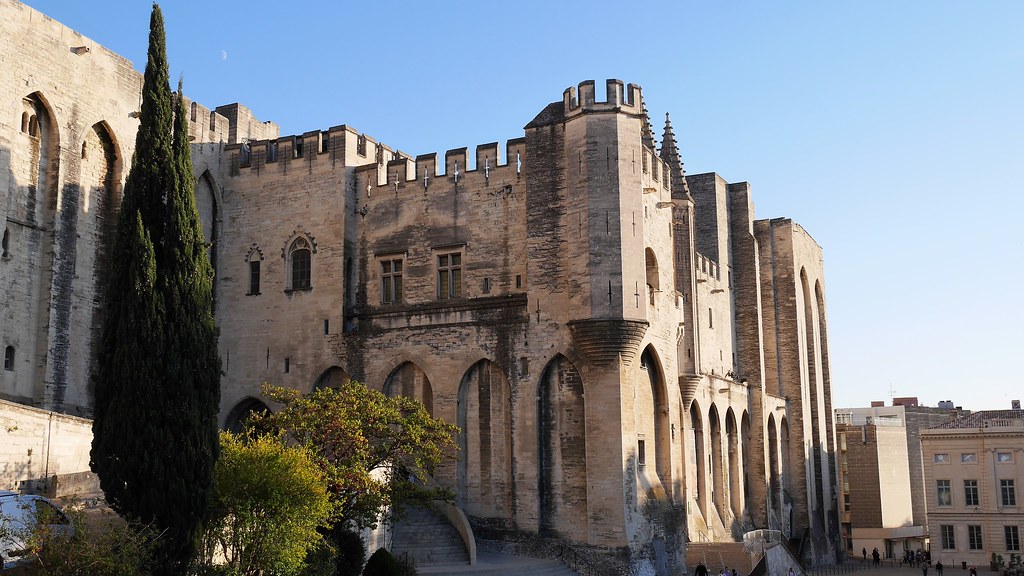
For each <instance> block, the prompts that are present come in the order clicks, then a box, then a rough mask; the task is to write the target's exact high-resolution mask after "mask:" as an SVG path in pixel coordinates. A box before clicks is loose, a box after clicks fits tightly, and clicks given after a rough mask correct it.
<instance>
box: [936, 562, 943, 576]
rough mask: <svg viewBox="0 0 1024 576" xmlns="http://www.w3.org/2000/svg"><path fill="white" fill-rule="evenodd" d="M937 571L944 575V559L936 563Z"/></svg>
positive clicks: (940, 575)
mask: <svg viewBox="0 0 1024 576" xmlns="http://www.w3.org/2000/svg"><path fill="white" fill-rule="evenodd" d="M935 571H936V572H938V573H939V576H942V560H939V561H938V562H936V563H935Z"/></svg>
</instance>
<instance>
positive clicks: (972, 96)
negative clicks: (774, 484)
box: [28, 0, 1024, 409]
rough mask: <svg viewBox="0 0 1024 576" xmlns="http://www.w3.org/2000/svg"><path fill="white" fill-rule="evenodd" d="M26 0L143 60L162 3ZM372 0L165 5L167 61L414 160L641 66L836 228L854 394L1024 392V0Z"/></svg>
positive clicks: (201, 83) (786, 198) (710, 150)
mask: <svg viewBox="0 0 1024 576" xmlns="http://www.w3.org/2000/svg"><path fill="white" fill-rule="evenodd" d="M28 4H29V5H31V6H33V7H35V8H37V9H38V10H40V11H42V12H43V13H45V14H47V15H49V16H52V17H53V18H55V19H57V20H59V21H61V22H63V23H64V24H66V25H67V26H69V27H70V28H73V29H75V30H77V31H79V32H81V33H83V34H85V35H86V36H88V37H90V38H92V39H93V40H95V41H97V42H99V43H100V44H103V45H105V46H107V47H108V48H110V49H112V50H113V51H115V52H117V53H119V54H121V55H123V56H125V57H127V58H129V59H130V60H132V61H133V62H134V63H135V65H136V67H137V68H141V67H142V66H143V65H144V64H145V49H146V35H147V32H148V22H149V20H148V18H149V4H148V3H147V2H142V1H138V0H131V1H127V0H125V1H120V2H117V1H111V0H90V1H88V2H78V1H70V0H64V1H56V0H54V1H50V0H29V2H28ZM372 4H373V5H372V6H371V3H369V2H359V3H356V2H337V1H319V0H307V1H306V2H292V3H281V2H264V1H260V0H256V1H249V2H223V1H220V2H208V3H206V2H204V3H202V7H201V8H200V7H199V6H200V3H197V2H185V1H180V0H179V1H173V2H165V3H163V5H162V8H163V10H164V17H165V20H166V25H167V33H168V52H169V58H170V62H171V71H172V76H173V78H174V79H176V78H177V75H178V74H184V75H185V90H186V93H188V94H189V95H190V96H191V97H192V98H193V99H195V100H197V101H198V102H200V103H202V104H203V105H206V106H209V107H211V108H212V107H214V106H217V105H220V104H226V103H230V102H241V103H242V104H244V105H246V106H248V107H249V108H251V109H252V110H253V111H254V113H255V114H256V115H257V117H259V118H260V119H262V120H272V121H274V122H277V123H278V124H279V125H280V126H281V131H282V134H297V133H301V132H305V131H308V130H315V129H326V128H328V127H330V126H334V125H338V124H349V125H351V126H353V127H355V128H357V129H358V130H361V131H364V132H366V133H368V134H370V135H372V136H374V137H375V138H377V139H378V140H380V141H383V142H385V143H387V144H390V145H392V146H396V147H398V148H399V149H401V150H402V151H405V152H408V153H410V154H413V155H416V154H422V153H428V152H434V151H437V152H443V151H444V150H446V149H449V148H457V147H461V146H471V147H472V146H475V145H477V144H481V143H485V142H491V141H495V140H499V141H504V140H507V139H509V138H515V137H518V136H521V135H522V127H523V126H524V125H525V124H526V123H527V122H529V121H530V120H531V119H532V118H533V117H534V115H536V114H537V113H538V112H539V111H540V110H541V109H542V108H543V107H544V105H545V104H547V103H548V102H552V101H555V100H558V99H560V98H561V94H562V91H563V90H564V89H565V88H566V87H568V86H570V85H575V84H577V83H579V82H580V81H582V80H587V79H595V80H597V81H598V86H599V87H600V86H603V80H604V79H605V78H620V79H622V80H624V81H626V82H635V83H638V84H640V85H641V86H643V88H644V96H645V99H646V101H647V104H648V108H649V110H650V113H651V116H652V119H653V120H654V123H655V126H656V128H657V130H656V131H657V133H658V136H659V137H660V134H661V125H662V121H663V119H664V113H665V112H666V111H667V112H671V114H672V121H673V126H674V127H675V131H676V135H677V137H678V139H679V141H680V146H681V150H682V154H683V160H684V162H685V163H686V167H687V170H688V171H689V172H691V173H697V172H708V171H716V172H718V173H719V174H721V175H722V176H723V177H724V178H726V179H727V180H729V181H733V182H738V181H744V180H746V181H749V182H750V183H751V185H752V186H753V190H754V193H755V202H756V206H757V215H758V217H761V218H768V217H779V216H788V217H791V218H793V219H794V220H796V221H797V222H799V223H800V224H802V225H803V226H804V227H805V228H806V229H807V230H808V231H809V232H810V233H811V234H812V235H813V236H814V238H815V239H816V240H817V241H818V243H819V244H821V246H822V247H823V249H824V252H825V266H826V268H825V270H826V291H827V306H828V316H829V318H828V319H829V326H828V329H829V337H830V348H831V353H832V354H831V361H832V377H833V394H834V398H835V405H836V406H837V407H846V406H862V405H867V404H868V402H869V401H871V400H883V399H885V400H888V399H889V391H890V387H891V388H892V389H893V390H894V391H895V394H896V395H897V396H918V397H919V398H920V399H921V401H922V402H923V403H925V404H928V405H935V404H936V403H937V402H938V401H939V400H946V399H949V400H953V401H954V402H956V403H957V404H960V405H963V406H964V407H965V408H973V409H985V408H1004V407H1005V408H1008V407H1009V402H1010V399H1012V398H1021V399H1024V376H1022V375H1021V373H1019V372H1017V368H1019V367H1020V364H1019V362H1020V361H1021V360H1022V359H1024V337H1022V336H1021V334H1022V330H1024V304H1022V301H1021V296H1022V293H1024V257H1022V254H1024V240H1022V236H1021V233H1020V229H1021V217H1022V215H1024V186H1022V179H1021V176H1020V170H1021V168H1022V166H1024V136H1022V135H1024V112H1022V105H1024V2H1019V1H1006V2H994V1H993V2H988V1H982V2H964V1H962V0H958V1H928V2H911V1H907V2H892V1H891V0H886V1H866V0H860V1H857V2H820V1H816V2H756V1H730V0H707V1H704V2H666V3H655V2H633V3H630V2H614V3H611V2H558V1H550V0H549V1H546V2H533V1H525V0H517V1H514V2H415V3H412V2H410V3H408V5H404V4H405V3H402V2H390V3H372ZM601 94H603V89H601V88H599V97H601Z"/></svg>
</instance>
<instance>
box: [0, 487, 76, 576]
mask: <svg viewBox="0 0 1024 576" xmlns="http://www.w3.org/2000/svg"><path fill="white" fill-rule="evenodd" d="M41 522H45V523H46V524H47V525H48V526H49V529H50V530H51V531H52V533H55V534H63V535H68V536H70V535H72V534H73V533H74V526H72V525H71V521H70V520H68V517H67V516H66V515H65V514H64V512H62V511H61V509H60V508H59V507H57V505H56V504H54V503H52V502H50V501H49V500H47V499H46V498H44V497H42V496H34V495H31V494H17V493H15V492H5V491H0V559H2V560H3V570H7V569H9V568H13V567H14V566H16V565H18V564H19V563H21V562H23V561H25V559H26V558H25V556H26V555H27V554H28V550H26V546H27V545H28V539H29V536H30V535H31V534H32V532H33V531H34V530H35V529H36V528H37V527H38V526H39V524H40V523H41Z"/></svg>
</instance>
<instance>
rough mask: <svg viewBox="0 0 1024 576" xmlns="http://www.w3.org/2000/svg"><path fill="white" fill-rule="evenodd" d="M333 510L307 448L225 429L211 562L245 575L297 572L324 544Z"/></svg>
mask: <svg viewBox="0 0 1024 576" xmlns="http://www.w3.org/2000/svg"><path fill="white" fill-rule="evenodd" d="M330 513H331V506H330V501H329V499H328V495H327V489H326V486H325V484H324V479H323V475H322V473H321V471H320V468H319V467H318V466H317V465H316V464H314V463H313V461H312V460H311V458H310V454H309V452H308V451H307V449H306V448H302V447H295V446H286V445H285V444H284V443H283V442H282V441H281V439H280V438H278V437H274V436H256V437H245V436H236V435H234V434H231V433H230V432H223V433H221V456H220V459H219V460H218V461H217V465H216V468H215V469H214V498H213V508H212V510H211V522H210V524H209V527H208V528H207V531H206V536H205V542H204V549H205V559H206V563H207V564H208V565H210V564H213V563H214V558H218V559H220V558H222V559H223V561H224V562H226V563H227V565H228V566H229V567H231V568H232V569H234V570H235V571H236V572H237V573H238V574H240V575H243V576H250V575H251V576H256V575H262V574H274V575H288V574H297V573H299V571H300V570H302V569H303V567H304V565H305V562H306V556H307V554H309V553H310V552H312V551H313V550H315V549H316V548H317V547H318V546H320V545H321V543H322V541H323V537H322V536H321V535H320V532H319V529H321V528H323V527H325V526H326V525H327V523H328V519H329V517H330Z"/></svg>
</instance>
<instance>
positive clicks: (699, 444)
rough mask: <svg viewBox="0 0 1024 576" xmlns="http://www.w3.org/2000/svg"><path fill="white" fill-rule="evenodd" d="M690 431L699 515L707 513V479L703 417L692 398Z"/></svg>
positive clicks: (698, 405) (698, 406)
mask: <svg viewBox="0 0 1024 576" xmlns="http://www.w3.org/2000/svg"><path fill="white" fill-rule="evenodd" d="M690 433H691V435H692V436H693V460H692V465H693V466H692V468H693V472H694V476H695V478H696V486H694V488H695V490H696V496H695V498H694V500H696V501H697V508H698V510H699V511H700V513H701V515H706V514H707V510H708V509H707V505H708V479H707V470H708V469H707V456H705V454H706V450H707V448H706V445H705V443H704V438H705V434H704V419H703V417H702V415H701V409H700V404H698V403H697V401H696V400H694V401H693V402H692V403H691V404H690Z"/></svg>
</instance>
